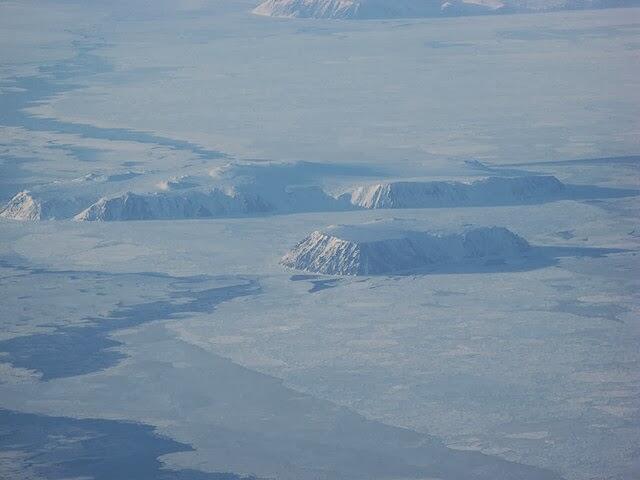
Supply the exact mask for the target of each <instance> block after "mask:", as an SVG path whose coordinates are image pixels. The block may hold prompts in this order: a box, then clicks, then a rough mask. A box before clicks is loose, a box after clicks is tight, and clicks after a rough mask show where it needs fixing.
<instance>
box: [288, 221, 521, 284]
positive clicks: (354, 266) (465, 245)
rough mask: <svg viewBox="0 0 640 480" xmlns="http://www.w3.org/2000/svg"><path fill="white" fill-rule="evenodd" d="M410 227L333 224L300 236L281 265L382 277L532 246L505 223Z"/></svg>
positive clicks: (515, 253) (505, 255) (508, 254)
mask: <svg viewBox="0 0 640 480" xmlns="http://www.w3.org/2000/svg"><path fill="white" fill-rule="evenodd" d="M412 228H413V227H412V226H411V224H410V222H409V223H408V222H406V221H403V220H397V219H394V220H388V221H376V222H370V223H365V224H361V225H332V226H329V227H327V228H325V229H322V230H317V231H315V232H313V233H312V234H311V235H309V236H308V237H306V238H305V239H304V240H302V241H301V242H300V243H299V244H298V245H296V246H295V247H294V248H293V249H292V250H291V251H290V252H288V253H287V254H286V255H285V256H284V257H283V258H282V260H281V264H282V265H284V266H286V267H289V268H293V269H296V270H305V271H308V272H314V273H323V274H328V275H381V274H390V273H408V272H413V271H423V270H436V271H437V270H440V269H442V268H447V267H451V266H455V265H461V264H465V265H473V264H477V263H487V262H491V261H493V262H495V261H504V260H507V259H510V258H518V257H522V256H524V255H526V253H527V252H528V251H529V250H530V245H529V243H528V242H527V241H526V240H525V239H524V238H522V237H520V236H518V235H516V234H515V233H513V232H511V231H510V230H508V229H506V228H503V227H477V228H466V229H462V230H460V231H455V232H429V231H420V230H414V229H412Z"/></svg>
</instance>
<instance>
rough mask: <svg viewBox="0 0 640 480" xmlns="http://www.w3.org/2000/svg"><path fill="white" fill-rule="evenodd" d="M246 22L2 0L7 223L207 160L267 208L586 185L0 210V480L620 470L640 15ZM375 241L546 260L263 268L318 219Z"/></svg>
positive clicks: (530, 474)
mask: <svg viewBox="0 0 640 480" xmlns="http://www.w3.org/2000/svg"><path fill="white" fill-rule="evenodd" d="M257 3H258V2H253V1H248V0H247V1H245V0H239V1H231V0H228V1H227V0H224V1H219V2H207V1H180V2H169V1H159V2H154V8H153V10H151V9H150V7H149V5H148V3H145V2H89V3H87V2H85V3H76V2H71V1H69V2H67V1H64V2H49V1H47V0H41V1H37V2H35V1H24V2H3V3H1V4H0V31H1V32H2V33H0V38H1V39H2V42H0V102H1V109H0V201H1V202H2V203H3V204H4V203H5V202H7V201H8V200H9V199H10V198H11V197H13V196H14V195H15V194H16V193H18V192H20V191H22V190H25V189H26V190H32V191H33V192H38V191H44V190H47V189H49V190H47V191H51V192H60V195H66V196H70V197H73V196H74V195H75V192H77V190H75V187H74V185H76V184H77V182H78V179H85V180H86V179H88V180H91V181H94V180H96V179H102V180H104V181H103V183H101V184H100V185H102V186H101V187H99V188H104V189H106V190H105V192H106V193H105V194H109V195H111V194H113V195H117V194H121V193H123V192H124V191H125V190H134V191H138V190H143V189H151V188H176V189H179V191H184V190H185V189H187V190H188V188H191V187H190V185H193V182H194V181H196V180H198V179H201V178H202V177H203V176H205V177H207V178H212V176H211V175H212V174H211V172H219V171H221V169H223V170H224V169H225V168H228V167H226V165H227V164H228V163H229V162H232V163H234V164H241V165H251V167H250V168H249V170H251V169H253V168H254V167H255V168H257V167H256V165H271V166H273V165H275V166H276V167H275V168H271V169H267V170H263V171H266V172H268V174H267V177H268V178H267V180H266V181H265V183H264V185H271V186H273V185H276V184H277V185H278V188H280V187H284V190H282V191H284V192H285V193H287V194H288V193H290V192H300V191H303V192H305V191H306V192H314V191H315V192H317V190H313V188H315V187H321V188H323V189H324V190H325V191H326V192H328V193H330V194H332V195H333V194H335V195H336V196H338V195H339V194H341V193H343V192H345V191H350V190H351V189H353V188H354V187H357V186H360V185H372V184H376V183H381V182H403V181H411V182H436V181H451V180H453V181H457V182H469V181H473V180H476V179H478V178H482V177H487V176H494V177H500V178H502V177H520V176H532V175H537V176H541V175H552V176H554V177H556V178H558V180H559V181H561V182H562V183H564V184H566V185H579V186H582V187H581V188H582V190H581V191H582V192H587V193H589V194H586V193H585V194H584V195H580V196H573V197H565V196H563V197H560V198H554V199H553V201H549V202H546V201H545V202H523V203H525V204H512V205H504V204H503V205H494V204H490V205H484V206H475V207H472V206H467V205H460V206H458V207H457V208H429V209H405V208H396V209H393V210H386V209H384V208H383V209H378V210H357V209H354V210H352V211H316V212H305V211H298V212H297V213H295V214H290V211H288V212H284V213H288V214H283V215H277V216H275V215H274V216H268V217H265V216H262V215H255V216H251V217H248V218H235V219H192V220H182V221H174V220H172V221H167V220H158V221H153V222H144V221H130V222H118V221H116V222H109V223H86V222H74V221H70V220H62V221H60V220H56V221H42V222H17V221H13V220H10V219H4V218H2V219H0V259H1V260H2V261H1V262H0V299H1V301H0V325H1V327H2V328H1V329H0V409H1V410H0V477H8V478H24V479H27V478H29V479H32V478H60V477H61V476H67V477H92V478H112V477H113V475H114V474H116V473H117V474H118V475H119V476H121V475H120V474H121V472H127V473H129V474H131V473H132V472H133V470H132V469H136V470H135V473H136V475H137V478H176V479H183V480H186V479H214V478H215V479H226V478H229V479H232V478H233V479H235V478H238V476H239V475H256V476H257V477H263V478H277V479H296V480H299V479H306V478H309V479H319V478H320V479H327V480H329V479H331V480H335V479H349V480H353V479H358V478H362V479H375V478H385V479H389V478H392V479H398V480H399V479H407V478H416V479H424V478H439V479H465V480H467V479H473V478H482V479H485V478H486V479H491V480H495V479H513V478H518V479H523V478H532V479H536V480H537V479H544V478H549V479H551V478H565V479H569V480H583V479H592V480H596V479H598V480H600V479H603V478H607V479H617V480H628V479H631V478H635V477H637V476H638V475H639V474H640V470H639V463H638V458H640V451H639V450H638V447H637V445H640V404H639V402H638V398H640V354H639V351H638V344H639V342H640V330H639V329H638V318H640V317H639V315H638V313H639V310H640V308H639V305H640V303H639V295H638V293H639V291H640V290H639V287H640V285H639V282H638V275H637V272H638V271H639V269H640V261H639V260H638V258H639V257H638V253H637V252H638V247H639V243H640V229H639V227H638V220H639V215H638V212H639V211H640V197H639V196H638V195H637V192H638V190H639V189H640V163H639V161H640V157H639V156H638V152H639V151H640V145H639V144H638V139H639V138H640V137H639V136H638V122H637V112H638V111H639V109H640V105H639V103H640V98H639V96H638V94H637V92H638V91H640V84H639V80H638V79H640V72H639V71H638V62H637V55H638V49H639V48H640V36H639V34H640V30H639V27H638V25H639V24H640V11H639V10H638V9H615V10H601V11H591V12H571V13H552V14H540V15H527V16H524V15H523V16H519V15H511V16H508V17H507V16H504V17H474V18H457V19H425V20H410V21H406V20H399V21H367V22H335V21H324V20H285V21H282V20H278V19H272V18H260V17H256V16H254V15H251V14H250V13H249V12H250V10H251V9H252V8H254V7H255V6H256V4H257ZM283 162H301V163H295V164H294V165H295V166H293V167H282V165H284V163H283ZM249 170H242V169H239V170H238V171H239V172H241V173H239V174H238V177H239V178H244V177H247V176H248V174H247V172H248V171H249ZM269 175H271V177H269ZM214 176H215V175H214ZM102 180H101V181H102ZM52 185H53V187H52ZM90 185H93V184H90ZM96 185H97V183H96ZM158 185H159V186H158ZM306 188H312V190H304V189H306ZM300 189H303V190H300ZM594 192H596V193H597V192H599V193H597V194H594ZM603 192H607V194H603ZM621 192H622V193H621ZM94 193H96V194H97V193H100V195H102V194H103V192H97V191H96V192H94ZM281 193H282V192H281V191H279V194H281ZM56 194H57V193H56ZM497 203H499V202H497ZM391 218H398V219H403V220H405V221H406V222H408V223H411V224H412V225H415V228H417V229H420V230H451V229H454V230H455V229H459V228H475V227H481V226H493V225H499V226H504V227H505V228H508V229H509V230H511V231H513V232H516V233H517V234H518V235H522V236H523V237H524V238H526V239H527V240H528V241H529V242H530V243H531V244H532V245H534V246H535V248H540V249H543V250H544V251H545V252H547V253H548V254H549V255H548V257H546V258H547V260H548V261H545V262H542V263H540V264H536V265H532V266H530V267H531V268H524V269H506V268H491V269H484V270H483V271H477V270H476V271H474V270H469V269H467V270H465V269H462V270H458V271H447V272H436V273H434V272H430V274H428V275H426V274H420V272H416V273H415V274H411V275H401V276H400V275H399V276H376V277H368V276H365V277H357V278H342V277H335V276H322V275H302V274H299V273H295V272H291V271H288V270H287V269H285V268H283V267H282V266H281V265H279V260H280V258H281V257H282V256H283V255H284V254H285V253H286V252H287V251H288V250H290V249H291V248H292V247H294V246H295V245H296V243H297V242H299V241H300V240H301V239H303V238H305V237H306V236H307V235H309V234H310V233H311V232H313V231H316V230H320V229H322V228H324V227H326V226H327V225H339V224H342V225H345V224H362V223H366V222H372V221H376V220H385V219H386V220H388V219H391ZM132 456H133V457H134V458H135V461H132ZM221 472H222V473H221ZM224 472H230V473H224Z"/></svg>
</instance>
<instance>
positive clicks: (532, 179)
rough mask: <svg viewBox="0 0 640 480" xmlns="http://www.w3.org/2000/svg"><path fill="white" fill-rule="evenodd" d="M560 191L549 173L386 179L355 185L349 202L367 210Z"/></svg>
mask: <svg viewBox="0 0 640 480" xmlns="http://www.w3.org/2000/svg"><path fill="white" fill-rule="evenodd" d="M564 190H565V186H564V184H563V183H562V182H560V181H559V180H558V179H557V178H555V177H553V176H527V177H513V178H506V177H489V178H485V179H483V180H478V181H475V182H472V183H462V182H390V183H378V184H375V185H369V186H364V187H359V188H356V189H355V190H354V191H353V192H352V194H351V203H352V204H353V205H356V206H358V207H362V208H368V209H374V208H435V207H470V206H490V205H521V204H523V203H535V202H537V201H552V200H555V199H559V198H561V196H562V194H563V192H564Z"/></svg>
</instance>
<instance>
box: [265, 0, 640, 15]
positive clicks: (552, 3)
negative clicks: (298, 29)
mask: <svg viewBox="0 0 640 480" xmlns="http://www.w3.org/2000/svg"><path fill="white" fill-rule="evenodd" d="M639 3H640V2H638V1H637V0H540V1H532V0H446V1H442V0H433V1H431V0H266V1H265V2H263V3H261V4H260V5H258V6H257V7H256V8H255V9H254V10H253V13H254V14H256V15H263V16H270V17H284V18H333V19H343V20H346V19H384V18H420V17H439V16H449V17H450V16H465V15H489V14H504V13H535V12H547V11H557V10H581V9H594V8H612V7H628V6H634V5H638V4H639Z"/></svg>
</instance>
